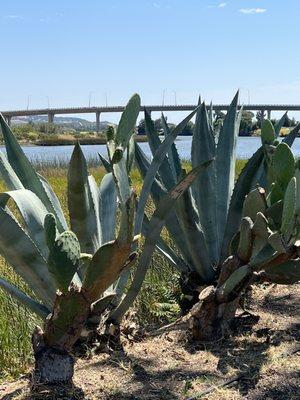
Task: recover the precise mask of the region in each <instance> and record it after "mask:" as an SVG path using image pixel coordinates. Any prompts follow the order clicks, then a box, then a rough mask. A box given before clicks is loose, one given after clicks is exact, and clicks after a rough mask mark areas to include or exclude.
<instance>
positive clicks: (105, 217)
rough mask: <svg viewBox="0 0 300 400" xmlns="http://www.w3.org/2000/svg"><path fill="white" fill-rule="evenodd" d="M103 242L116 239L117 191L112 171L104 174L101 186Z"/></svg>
mask: <svg viewBox="0 0 300 400" xmlns="http://www.w3.org/2000/svg"><path fill="white" fill-rule="evenodd" d="M99 193H100V228H101V244H104V243H106V242H110V241H111V240H114V239H115V230H116V213H117V191H116V185H115V182H114V179H113V175H112V173H108V174H106V175H104V177H103V178H102V181H101V184H100V188H99Z"/></svg>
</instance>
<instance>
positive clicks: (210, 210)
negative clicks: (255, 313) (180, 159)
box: [191, 103, 220, 264]
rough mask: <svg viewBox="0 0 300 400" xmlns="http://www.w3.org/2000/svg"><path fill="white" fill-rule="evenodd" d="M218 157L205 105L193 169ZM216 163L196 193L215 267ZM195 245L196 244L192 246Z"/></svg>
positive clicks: (196, 134)
mask: <svg viewBox="0 0 300 400" xmlns="http://www.w3.org/2000/svg"><path fill="white" fill-rule="evenodd" d="M215 154H216V144H215V139H214V136H213V132H212V129H211V127H210V124H209V121H208V115H207V111H206V106H205V103H203V104H202V106H201V108H200V109H199V110H198V111H197V114H196V121H195V130H194V134H193V140H192V152H191V155H192V166H193V168H194V167H195V166H197V165H199V164H201V163H203V162H205V161H207V160H209V159H211V158H213V157H215ZM216 184H217V182H216V162H212V163H211V164H210V166H209V167H208V168H206V170H205V171H203V173H202V174H200V175H199V176H198V178H197V179H195V182H194V183H193V185H192V192H193V196H194V199H195V203H196V206H197V210H198V212H199V218H200V224H201V227H202V230H203V232H204V236H205V241H206V245H207V249H208V252H209V255H210V258H211V263H212V264H216V263H217V261H218V259H219V253H220V240H219V237H218V229H217V226H218V220H217V189H216ZM192 245H194V242H193V243H192Z"/></svg>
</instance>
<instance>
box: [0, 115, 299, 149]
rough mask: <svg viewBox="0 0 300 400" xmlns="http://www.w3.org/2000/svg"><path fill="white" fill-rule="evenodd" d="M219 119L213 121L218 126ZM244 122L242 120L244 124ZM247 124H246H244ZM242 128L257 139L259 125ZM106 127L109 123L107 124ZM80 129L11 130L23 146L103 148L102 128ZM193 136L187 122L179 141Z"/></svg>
mask: <svg viewBox="0 0 300 400" xmlns="http://www.w3.org/2000/svg"><path fill="white" fill-rule="evenodd" d="M220 120H222V118H219V119H218V120H216V122H215V123H217V122H218V123H219V122H220ZM244 122H245V121H244ZM246 122H248V124H246ZM246 122H245V123H244V125H245V126H244V128H243V129H240V132H239V136H241V137H251V136H255V137H257V136H260V133H261V130H260V126H259V125H258V124H257V123H256V125H255V124H253V122H252V120H250V121H246ZM106 124H107V125H106V126H109V123H106ZM154 124H155V126H156V128H157V131H158V132H162V126H161V119H157V120H155V121H154ZM168 125H169V127H170V129H172V127H174V125H173V124H171V123H169V124H168ZM293 126H294V121H293V123H292V124H290V126H284V127H283V128H281V131H280V136H281V137H284V136H286V135H287V134H288V133H289V132H290V130H291V129H292V128H293ZM84 129H85V127H84V126H81V127H78V126H75V125H74V127H73V125H70V126H64V125H63V124H61V125H59V124H56V123H55V124H54V123H53V124H49V123H45V122H43V123H34V122H28V123H25V124H13V125H12V131H13V133H14V134H15V136H16V138H17V139H18V141H19V143H21V145H22V146H69V145H74V144H76V143H77V142H79V143H80V144H82V145H103V144H106V134H105V129H103V128H102V129H101V131H100V132H99V133H97V132H95V130H94V129H89V127H87V128H86V130H84ZM192 133H193V123H192V122H190V123H189V124H188V125H187V127H186V129H185V131H184V132H183V134H182V135H179V137H178V139H180V138H182V137H186V136H191V135H192ZM134 139H135V140H136V141H137V142H140V143H141V142H147V141H148V138H147V135H146V132H145V127H144V124H143V120H141V121H140V123H139V124H138V126H137V132H136V134H135V135H134ZM0 145H3V139H2V137H1V136H0Z"/></svg>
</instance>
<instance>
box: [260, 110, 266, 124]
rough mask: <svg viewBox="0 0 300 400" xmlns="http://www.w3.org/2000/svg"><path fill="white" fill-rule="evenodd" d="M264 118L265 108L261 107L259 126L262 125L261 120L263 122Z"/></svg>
mask: <svg viewBox="0 0 300 400" xmlns="http://www.w3.org/2000/svg"><path fill="white" fill-rule="evenodd" d="M264 119H265V109H264V108H262V109H261V110H260V124H261V126H262V124H263V122H264Z"/></svg>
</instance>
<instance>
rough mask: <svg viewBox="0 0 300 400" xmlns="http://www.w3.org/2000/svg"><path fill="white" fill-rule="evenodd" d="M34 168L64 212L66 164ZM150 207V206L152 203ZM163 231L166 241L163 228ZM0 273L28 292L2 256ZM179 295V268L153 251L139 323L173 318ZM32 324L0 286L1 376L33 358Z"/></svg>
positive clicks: (137, 181)
mask: <svg viewBox="0 0 300 400" xmlns="http://www.w3.org/2000/svg"><path fill="white" fill-rule="evenodd" d="M245 163H246V161H245V160H238V161H237V163H236V174H237V175H238V174H239V173H240V172H241V170H242V168H243V167H244V165H245ZM184 167H185V168H186V169H190V163H189V162H187V161H186V162H184ZM37 169H38V170H39V172H41V173H42V174H43V176H45V178H46V179H47V180H48V181H49V183H50V184H51V186H52V187H53V189H54V191H55V193H56V194H57V196H58V198H59V200H60V202H61V204H62V207H63V211H64V213H65V215H66V216H67V215H68V212H67V210H68V207H67V170H66V168H61V167H58V166H57V167H56V168H53V166H52V168H49V166H45V165H42V164H39V165H37ZM90 172H91V173H92V174H93V175H94V177H95V178H96V180H97V182H100V181H101V178H102V177H103V175H104V169H103V168H99V167H97V168H96V167H93V166H91V167H90ZM131 179H132V182H133V186H134V188H135V189H136V190H137V191H138V192H139V191H140V189H141V186H142V179H141V176H140V174H139V172H138V171H137V170H133V172H132V174H131ZM4 190H5V187H4V185H3V183H1V182H0V191H4ZM150 208H152V207H151V205H150ZM165 235H166V240H167V241H168V237H167V234H166V232H165ZM0 276H3V277H4V278H6V279H8V280H9V281H10V282H12V283H13V284H15V285H17V286H18V287H20V288H21V289H22V290H24V291H25V292H27V293H30V290H29V288H28V287H27V286H26V285H25V284H24V282H23V281H22V279H20V278H19V277H18V276H17V275H16V274H15V273H14V271H13V270H12V268H11V267H10V266H9V265H8V264H7V263H6V262H5V260H4V259H3V258H2V257H0ZM31 295H32V294H31ZM179 295H180V289H179V284H178V272H177V271H175V270H174V269H173V268H171V267H170V265H168V263H167V262H166V260H165V259H164V258H163V257H162V256H161V255H160V254H159V253H157V252H156V253H155V254H154V257H153V260H152V264H151V268H150V269H149V271H148V274H147V276H146V279H145V282H144V285H143V288H142V290H141V292H140V294H139V297H138V298H137V301H136V303H135V308H136V311H137V315H138V319H139V322H140V323H141V324H142V325H148V324H155V323H161V322H166V321H172V320H174V319H175V318H176V316H177V313H178V311H179V307H178V302H177V300H178V296H179ZM35 325H42V321H40V320H39V319H38V318H37V317H36V316H35V315H34V314H32V313H31V312H29V311H28V310H26V309H25V308H24V307H22V306H20V305H19V304H18V303H17V302H16V301H15V300H13V299H12V298H11V297H10V296H9V295H7V294H6V293H5V292H3V291H2V290H1V289H0V380H3V379H7V378H8V377H17V376H18V375H19V374H20V373H23V372H25V371H26V369H27V368H28V366H29V364H30V363H31V362H32V349H31V334H32V332H33V329H34V326H35Z"/></svg>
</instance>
